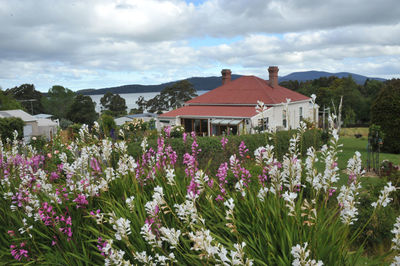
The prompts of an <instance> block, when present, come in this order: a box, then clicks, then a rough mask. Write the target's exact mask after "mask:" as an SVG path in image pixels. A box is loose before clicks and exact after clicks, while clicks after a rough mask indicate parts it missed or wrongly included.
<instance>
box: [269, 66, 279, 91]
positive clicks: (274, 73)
mask: <svg viewBox="0 0 400 266" xmlns="http://www.w3.org/2000/svg"><path fill="white" fill-rule="evenodd" d="M278 71H279V68H278V67H277V66H270V67H269V68H268V72H269V85H270V86H271V87H272V88H277V87H278Z"/></svg>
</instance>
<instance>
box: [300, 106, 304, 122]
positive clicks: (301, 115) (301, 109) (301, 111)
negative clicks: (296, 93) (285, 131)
mask: <svg viewBox="0 0 400 266" xmlns="http://www.w3.org/2000/svg"><path fill="white" fill-rule="evenodd" d="M299 115H300V121H302V120H303V107H300V108H299Z"/></svg>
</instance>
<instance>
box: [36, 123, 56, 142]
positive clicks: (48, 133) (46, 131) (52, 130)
mask: <svg viewBox="0 0 400 266" xmlns="http://www.w3.org/2000/svg"><path fill="white" fill-rule="evenodd" d="M38 130H39V135H41V136H44V137H46V139H47V140H50V139H52V138H53V137H54V135H55V134H56V133H57V126H39V127H38Z"/></svg>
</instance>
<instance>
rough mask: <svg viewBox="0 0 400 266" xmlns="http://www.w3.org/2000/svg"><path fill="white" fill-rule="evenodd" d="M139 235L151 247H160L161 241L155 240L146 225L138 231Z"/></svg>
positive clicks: (154, 236)
mask: <svg viewBox="0 0 400 266" xmlns="http://www.w3.org/2000/svg"><path fill="white" fill-rule="evenodd" d="M140 234H141V235H142V236H143V238H144V240H146V242H147V243H148V244H149V245H151V246H152V247H161V245H162V241H161V240H159V239H157V236H156V235H155V234H154V233H153V231H152V230H151V227H150V225H149V224H148V223H145V224H144V225H143V226H142V228H141V229H140Z"/></svg>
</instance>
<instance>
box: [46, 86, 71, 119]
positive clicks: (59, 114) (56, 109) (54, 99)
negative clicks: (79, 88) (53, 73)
mask: <svg viewBox="0 0 400 266" xmlns="http://www.w3.org/2000/svg"><path fill="white" fill-rule="evenodd" d="M74 98H75V92H73V91H72V90H70V89H67V88H64V87H63V86H53V87H51V88H50V89H49V91H48V93H47V96H46V97H42V104H43V107H44V109H45V112H46V113H47V114H52V115H53V116H54V117H55V118H58V119H66V118H67V113H68V111H69V109H70V108H71V106H72V103H73V102H74Z"/></svg>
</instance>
